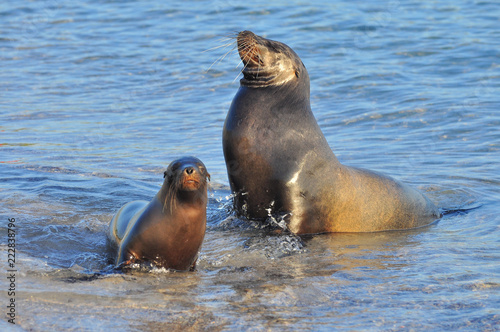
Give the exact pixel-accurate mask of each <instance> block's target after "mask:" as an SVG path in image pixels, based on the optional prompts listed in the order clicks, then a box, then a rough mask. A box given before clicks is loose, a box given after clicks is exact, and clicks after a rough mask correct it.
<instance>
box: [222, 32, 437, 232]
mask: <svg viewBox="0 0 500 332" xmlns="http://www.w3.org/2000/svg"><path fill="white" fill-rule="evenodd" d="M237 44H238V52H239V55H240V58H241V60H242V62H243V64H244V68H243V70H242V73H243V78H242V79H241V81H240V88H239V90H238V92H237V93H236V96H235V97H234V99H233V101H232V103H231V106H230V108H229V112H228V114H227V118H226V121H225V123H224V129H223V149H224V157H225V161H226V167H227V171H228V177H229V183H230V186H231V190H232V192H233V194H234V207H235V209H236V211H237V212H238V214H240V215H244V216H246V217H248V218H251V219H265V218H267V217H269V216H275V215H281V216H285V217H284V220H285V222H286V224H287V227H288V229H289V230H290V231H291V232H293V233H296V234H314V233H326V232H374V231H384V230H396V229H407V228H416V227H420V226H424V225H427V224H429V223H432V222H433V221H435V220H436V219H438V218H439V217H440V213H439V211H438V209H437V208H436V206H435V205H434V204H433V203H432V202H431V201H430V200H429V199H428V198H426V197H425V196H424V195H423V194H421V193H420V192H418V191H417V190H415V189H413V188H411V187H409V186H408V185H405V184H403V183H401V182H398V181H396V180H394V179H392V178H390V177H388V176H386V175H382V174H379V173H376V172H372V171H368V170H364V169H360V168H354V167H349V166H345V165H342V164H341V163H340V162H339V161H338V160H337V157H336V156H335V155H334V153H333V151H332V150H331V148H330V147H329V145H328V142H327V141H326V139H325V137H324V135H323V133H322V131H321V129H320V127H319V126H318V123H317V122H316V119H315V118H314V115H313V113H312V111H311V106H310V102H309V93H310V92H309V75H308V73H307V70H306V68H305V66H304V64H303V63H302V61H301V60H300V58H299V56H298V55H297V54H296V53H295V52H294V51H293V50H292V49H291V48H290V47H288V46H287V45H285V44H283V43H280V42H277V41H272V40H269V39H265V38H262V37H259V36H257V35H255V34H254V33H252V32H250V31H243V32H240V33H239V34H238V37H237Z"/></svg>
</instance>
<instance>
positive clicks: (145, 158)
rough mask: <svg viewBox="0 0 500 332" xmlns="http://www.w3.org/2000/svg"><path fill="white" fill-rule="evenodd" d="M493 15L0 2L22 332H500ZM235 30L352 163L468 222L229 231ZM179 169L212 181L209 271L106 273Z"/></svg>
mask: <svg viewBox="0 0 500 332" xmlns="http://www.w3.org/2000/svg"><path fill="white" fill-rule="evenodd" d="M499 18H500V4H499V3H497V2H494V1H467V0H455V1H439V2H434V1H405V2H403V1H384V2H375V1H365V2H353V1H345V0H344V1H338V2H334V3H332V2H326V1H325V2H322V3H320V2H314V4H306V3H303V2H300V1H292V2H290V1H287V2H285V1H278V2H272V3H271V2H269V1H255V2H252V3H248V2H241V3H238V2H236V1H222V0H221V1H173V2H163V1H154V0H151V1H141V2H132V1H120V2H114V1H105V2H103V1H91V0H86V1H78V2H74V3H71V2H69V1H57V0H53V1H33V2H16V1H3V2H2V4H0V181H1V185H0V193H1V201H0V217H1V220H2V223H1V227H0V228H1V233H0V234H2V235H1V239H2V240H1V242H0V243H1V244H2V245H1V247H2V248H1V249H2V252H3V253H4V254H2V255H3V257H4V259H3V260H2V261H3V262H4V263H3V264H2V266H4V268H3V269H4V270H5V271H6V270H7V245H6V244H7V241H6V240H7V220H8V218H15V219H16V224H17V231H18V232H17V237H16V240H17V242H16V245H17V246H16V254H17V256H16V258H17V260H16V262H17V263H16V264H17V265H16V268H17V269H18V271H19V272H18V275H17V280H16V281H17V290H18V291H17V293H16V303H17V316H16V322H17V326H20V327H21V328H23V329H26V330H36V331H38V330H40V331H45V330H47V331H48V330H51V331H52V330H68V329H69V330H106V329H120V330H125V331H136V330H193V331H198V330H213V331H219V330H227V331H235V330H249V331H267V330H272V331H287V330H289V331H294V330H315V331H329V330H332V329H338V330H381V331H382V330H383V331H386V330H452V331H455V330H464V331H468V330H471V331H472V330H474V331H477V330H480V331H493V330H499V327H498V326H499V325H500V296H499V294H500V292H499V291H500V264H499V262H500V251H499V249H500V246H499V244H500V240H499V239H500V226H499V225H500V217H499V213H498V212H499V203H500V173H499V171H498V165H499V162H500V153H499V150H500V133H499V126H500V93H499V92H500V49H499V47H498V45H499V40H500V29H499V28H498V27H499V26H500V19H499ZM241 30H251V31H253V32H255V33H257V34H259V35H262V36H264V37H267V38H271V39H274V40H279V41H282V42H284V43H286V44H288V45H289V46H291V47H292V48H293V49H294V50H295V51H296V52H297V53H298V54H299V56H300V57H301V59H302V61H303V62H304V64H305V65H306V67H307V69H308V71H309V75H310V77H311V106H312V109H313V112H314V114H315V116H316V118H317V120H318V123H319V125H320V127H321V128H322V130H323V132H324V134H325V136H326V138H327V140H328V142H329V144H330V146H331V147H332V149H333V150H334V152H335V153H336V155H337V157H338V158H339V160H340V161H341V162H343V163H345V164H347V165H351V166H359V167H363V168H367V169H371V170H376V171H381V172H384V173H386V174H388V175H391V176H393V177H395V178H397V179H399V180H402V181H404V182H407V183H409V184H410V185H412V186H414V187H416V188H418V189H420V190H422V191H424V192H426V195H427V196H428V197H429V198H430V199H431V200H432V201H434V202H435V203H436V204H437V205H438V206H439V207H440V208H442V209H456V208H476V209H473V210H471V211H469V212H468V213H464V214H461V213H454V214H449V215H446V216H445V217H443V218H442V219H441V220H440V221H439V223H437V224H434V225H433V226H431V227H427V228H425V229H420V230H414V231H405V232H382V233H375V234H330V235H321V236H316V237H313V238H312V239H308V240H306V241H301V240H300V239H298V238H295V237H293V236H290V235H269V234H267V233H266V232H265V231H262V230H259V229H258V227H257V225H255V224H253V223H251V222H246V221H243V220H238V219H236V218H235V217H234V216H233V214H232V212H231V211H230V199H231V198H230V191H229V188H228V181H227V176H226V169H225V163H224V158H223V156H222V144H221V134H222V126H223V123H224V119H225V116H226V113H227V110H228V108H229V105H230V103H231V100H232V98H233V96H234V94H235V93H236V91H237V89H238V86H239V82H238V80H239V70H240V69H241V65H239V67H238V63H239V59H238V56H237V54H235V52H234V51H233V52H229V51H230V50H231V49H232V47H233V46H234V43H233V44H232V45H229V46H227V47H220V48H217V47H218V46H223V45H225V44H227V43H230V42H232V41H233V40H227V39H226V37H228V36H229V37H230V36H235V33H236V32H237V31H241ZM226 52H229V53H228V54H227V56H225V57H224V58H223V59H222V60H221V61H219V60H218V59H220V58H221V57H223V56H224V55H225V54H226ZM183 155H194V156H197V157H198V158H200V159H201V160H202V161H203V162H204V163H205V164H206V166H207V168H208V170H209V172H210V173H211V175H212V182H211V186H212V191H211V193H210V201H209V205H208V214H209V216H208V229H207V234H206V237H205V242H204V244H203V247H202V251H201V256H200V260H199V264H198V268H197V270H196V271H195V272H193V273H165V272H162V271H153V272H151V273H149V272H133V273H130V274H118V273H116V274H104V275H96V276H95V275H94V274H95V273H98V272H100V271H103V270H105V269H106V268H107V267H109V265H108V260H107V253H106V251H105V248H106V246H105V243H106V242H105V230H106V226H107V224H108V223H109V220H110V219H111V217H112V215H113V214H114V212H116V211H117V210H118V209H119V208H120V207H121V206H122V205H123V204H124V203H126V202H128V201H131V200H134V199H146V200H149V199H151V197H152V196H153V195H154V194H155V193H156V192H157V190H158V189H159V187H160V185H161V183H162V172H163V171H164V170H165V168H166V167H167V165H168V163H169V162H170V161H172V160H173V159H175V158H177V157H179V156H183ZM1 287H2V289H1V290H0V293H1V294H2V295H1V299H2V303H7V301H8V298H7V295H6V290H7V288H8V285H7V283H6V280H5V279H4V278H2V283H1ZM0 324H2V325H0V326H1V327H2V329H4V328H5V327H8V325H7V318H6V316H5V314H2V320H1V323H0Z"/></svg>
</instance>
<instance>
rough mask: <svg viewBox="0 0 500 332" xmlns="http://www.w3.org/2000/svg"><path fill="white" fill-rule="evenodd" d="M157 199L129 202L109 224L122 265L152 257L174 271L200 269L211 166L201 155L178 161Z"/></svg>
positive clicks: (109, 235)
mask: <svg viewBox="0 0 500 332" xmlns="http://www.w3.org/2000/svg"><path fill="white" fill-rule="evenodd" d="M164 178H165V180H164V181H163V185H162V187H161V189H160V191H159V192H158V193H157V194H156V196H155V197H154V198H153V200H152V201H151V202H147V201H133V202H130V203H127V204H125V205H124V206H123V207H122V208H121V209H120V210H119V211H118V212H117V213H116V215H115V216H114V217H113V219H112V220H111V222H110V224H109V232H108V238H109V241H110V242H111V244H112V247H114V248H115V252H116V261H115V262H116V265H117V266H123V265H128V264H131V263H134V262H142V261H147V262H151V263H153V264H154V265H156V266H159V267H165V268H169V269H174V270H187V269H194V266H195V264H196V259H197V257H198V252H199V250H200V248H201V243H202V242H203V238H204V236H205V228H206V221H207V179H210V174H208V172H207V169H206V167H205V165H204V164H203V163H202V162H201V161H200V160H199V159H197V158H194V157H183V158H180V159H177V160H175V161H172V162H171V163H170V165H169V166H168V168H167V170H166V171H165V173H164Z"/></svg>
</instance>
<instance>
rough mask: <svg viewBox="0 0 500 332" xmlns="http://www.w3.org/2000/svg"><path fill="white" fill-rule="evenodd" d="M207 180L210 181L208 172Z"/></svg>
mask: <svg viewBox="0 0 500 332" xmlns="http://www.w3.org/2000/svg"><path fill="white" fill-rule="evenodd" d="M207 179H208V181H210V173H208V172H207Z"/></svg>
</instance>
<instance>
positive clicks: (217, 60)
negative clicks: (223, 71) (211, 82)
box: [205, 43, 236, 73]
mask: <svg viewBox="0 0 500 332" xmlns="http://www.w3.org/2000/svg"><path fill="white" fill-rule="evenodd" d="M231 44H232V43H231ZM228 45H230V44H228ZM235 48H236V46H234V47H233V48H232V49H230V50H229V51H227V52H226V53H225V54H223V55H221V56H220V57H218V58H217V59H216V60H215V61H214V62H212V64H211V65H210V67H208V69H207V70H206V71H205V73H207V72H208V71H209V70H210V69H211V68H212V67H213V66H214V65H215V64H216V63H221V62H222V60H224V59H225V58H226V56H227V55H228V54H230V53H231V52H232V51H234V50H235Z"/></svg>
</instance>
